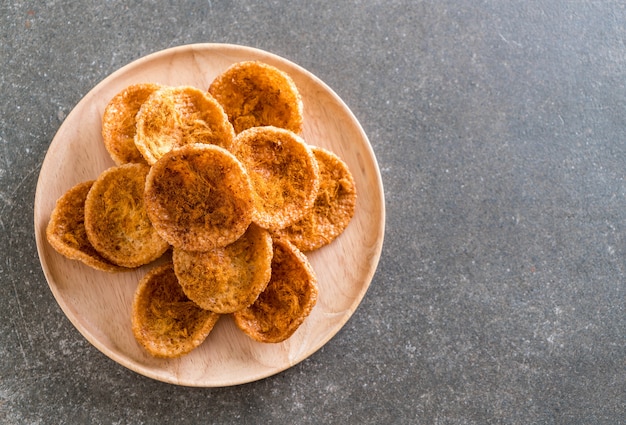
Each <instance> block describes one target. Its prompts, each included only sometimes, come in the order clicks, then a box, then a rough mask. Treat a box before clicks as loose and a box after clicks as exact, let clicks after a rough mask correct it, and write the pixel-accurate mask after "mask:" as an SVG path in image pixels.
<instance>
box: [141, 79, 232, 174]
mask: <svg viewBox="0 0 626 425" xmlns="http://www.w3.org/2000/svg"><path fill="white" fill-rule="evenodd" d="M234 137H235V132H234V130H233V126H232V125H231V124H230V122H229V121H228V116H226V114H225V113H224V110H223V109H222V106H221V105H220V104H219V103H218V102H217V101H216V100H215V99H214V98H213V97H212V96H211V95H210V94H209V93H207V92H205V91H202V90H199V89H197V88H195V87H190V86H179V87H163V88H161V89H160V90H157V91H156V92H154V93H153V94H152V95H151V96H150V97H149V98H148V100H146V101H145V102H144V103H143V105H141V108H140V109H139V112H138V113H137V133H136V134H135V146H136V147H137V149H138V150H139V152H141V154H142V155H143V156H144V158H145V159H146V161H147V162H148V164H150V165H152V164H154V163H155V162H156V161H157V160H158V159H159V158H160V157H162V156H163V155H164V154H165V153H167V152H169V151H170V150H172V149H173V148H177V147H181V146H184V145H187V144H191V143H207V144H214V145H218V146H221V147H223V148H226V149H228V148H230V145H231V144H232V142H233V138H234Z"/></svg>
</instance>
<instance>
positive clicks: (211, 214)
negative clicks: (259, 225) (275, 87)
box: [145, 144, 254, 251]
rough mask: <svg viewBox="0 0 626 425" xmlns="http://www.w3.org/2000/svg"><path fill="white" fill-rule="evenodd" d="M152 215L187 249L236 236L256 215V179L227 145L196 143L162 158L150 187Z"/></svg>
mask: <svg viewBox="0 0 626 425" xmlns="http://www.w3.org/2000/svg"><path fill="white" fill-rule="evenodd" d="M145 202H146V208H147V211H148V215H149V217H150V220H151V221H152V224H153V225H154V227H155V228H156V229H157V231H158V232H159V234H161V235H162V237H163V238H164V239H165V240H167V241H168V242H169V243H170V244H171V245H173V246H175V247H177V248H180V249H184V250H187V251H208V250H211V249H215V248H218V247H221V246H226V245H228V244H230V243H233V242H235V241H236V240H237V239H239V237H240V236H241V235H243V234H244V232H245V231H246V229H247V228H248V225H249V224H250V223H251V221H252V213H253V210H254V203H253V198H252V185H251V183H250V179H249V178H248V173H247V172H246V170H245V169H244V167H243V165H242V164H241V163H240V162H239V161H238V160H237V159H236V158H235V157H234V156H233V155H232V154H231V153H230V152H228V151H227V150H225V149H222V148H220V147H218V146H215V145H203V144H194V145H187V146H183V147H181V148H178V149H174V150H172V151H170V152H168V153H167V154H165V155H164V156H163V157H162V158H161V159H160V160H159V161H157V162H156V163H155V164H154V165H153V166H152V169H151V170H150V173H149V174H148V179H147V181H146V189H145Z"/></svg>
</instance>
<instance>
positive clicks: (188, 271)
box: [172, 224, 273, 314]
mask: <svg viewBox="0 0 626 425" xmlns="http://www.w3.org/2000/svg"><path fill="white" fill-rule="evenodd" d="M272 255H273V250H272V237H271V236H270V234H269V232H268V231H267V230H265V229H262V228H260V227H258V226H255V225H254V224H251V225H250V227H248V230H247V231H246V233H244V235H243V236H242V237H240V238H239V239H237V240H236V241H235V242H233V243H232V244H230V245H228V246H225V247H223V248H216V249H214V250H211V251H206V252H201V251H183V250H181V249H176V248H174V251H173V256H172V258H173V262H174V271H175V272H176V276H177V277H178V281H179V282H180V285H181V286H182V288H183V291H184V292H185V295H187V296H188V297H189V299H190V300H192V301H193V302H195V303H196V304H198V305H199V306H200V307H202V308H204V309H206V310H211V311H213V312H215V313H220V314H225V313H232V312H234V311H238V310H241V309H242V308H245V307H247V306H249V305H250V304H252V303H253V302H254V301H255V300H256V299H257V297H258V296H259V294H260V293H261V292H262V291H263V290H264V289H265V287H266V286H267V283H268V282H269V280H270V274H271V263H272Z"/></svg>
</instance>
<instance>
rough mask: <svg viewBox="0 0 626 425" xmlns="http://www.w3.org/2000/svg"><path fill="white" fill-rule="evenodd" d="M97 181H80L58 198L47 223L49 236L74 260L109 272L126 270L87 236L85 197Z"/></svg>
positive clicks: (53, 244) (52, 241)
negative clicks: (92, 243) (96, 246)
mask: <svg viewBox="0 0 626 425" xmlns="http://www.w3.org/2000/svg"><path fill="white" fill-rule="evenodd" d="M93 182H94V180H89V181H86V182H83V183H79V184H77V185H76V186H74V187H72V188H71V189H70V190H68V191H67V192H65V193H64V194H63V195H62V196H61V197H60V198H59V199H58V200H57V202H56V205H55V207H54V209H53V210H52V214H51V215H50V221H49V222H48V225H47V227H46V238H47V239H48V242H49V243H50V245H51V246H52V247H53V248H54V249H55V250H56V251H57V252H58V253H59V254H61V255H63V256H64V257H66V258H69V259H70V260H78V261H81V262H83V263H84V264H86V265H87V266H89V267H92V268H94V269H96V270H101V271H106V272H118V271H122V270H126V269H125V268H124V267H120V266H118V265H115V264H113V263H111V262H110V261H109V260H107V259H106V258H104V257H103V256H102V255H100V253H99V252H98V251H96V249H95V248H94V247H93V245H91V243H90V242H89V239H88V238H87V231H86V230H85V199H86V198H87V193H89V189H91V186H92V185H93Z"/></svg>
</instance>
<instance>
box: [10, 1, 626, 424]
mask: <svg viewBox="0 0 626 425" xmlns="http://www.w3.org/2000/svg"><path fill="white" fill-rule="evenodd" d="M171 3H174V2H167V1H150V2H136V1H130V2H127V1H106V2H103V1H95V0H91V1H84V2H83V1H81V2H69V1H66V2H64V1H40V2H25V1H12V2H6V1H3V2H2V3H0V229H1V231H2V233H1V236H0V237H1V239H0V243H1V246H2V247H3V250H2V260H1V261H0V273H1V278H2V280H1V285H0V300H1V303H0V423H3V424H23V423H35V424H48V423H92V424H126V423H133V424H153V423H177V424H187V423H188V424H196V423H202V422H205V423H247V424H252V423H303V424H308V423H310V424H317V423H425V424H485V423H494V424H500V423H502V424H517V423H519V424H530V423H538V424H574V423H581V424H582V423H584V424H596V423H597V424H620V423H626V419H625V417H626V413H625V412H626V310H625V305H626V301H625V299H626V295H625V281H626V239H625V238H626V236H625V233H624V232H625V227H626V226H625V223H626V182H625V174H626V172H625V166H626V113H625V100H626V86H625V81H626V78H625V77H626V71H625V70H626V46H625V42H626V29H625V24H626V10H625V8H624V5H623V4H622V2H617V1H594V0H589V1H582V0H570V1H563V0H557V1H544V2H540V1H521V0H520V1H495V0H493V1H472V2H470V1H413V0H404V1H365V0H363V1H354V2H338V3H339V4H335V2H322V1H294V2H279V1H268V2H255V1H248V0H239V1H224V2H220V1H217V0H214V1H204V2H200V1H187V2H180V4H177V5H175V6H173V5H171ZM197 42H226V43H234V44H242V45H247V46H252V47H258V48H261V49H265V50H268V51H270V52H272V53H275V54H278V55H281V56H283V57H285V58H287V59H289V60H291V61H293V62H296V63H297V64H299V65H301V66H303V67H305V68H307V69H308V70H310V71H311V72H313V73H314V74H316V75H317V76H318V77H320V78H321V79H322V80H324V81H325V82H326V83H327V84H328V85H329V86H330V87H332V88H333V89H334V90H335V91H336V92H337V93H338V94H339V95H340V96H341V97H342V98H343V99H344V100H345V102H346V103H347V104H348V105H349V106H350V108H351V109H352V110H353V112H354V113H355V115H356V116H357V118H358V119H359V120H360V122H361V124H362V125H363V127H364V129H365V131H366V133H367V134H368V136H369V138H370V141H371V143H372V146H373V148H374V151H375V153H376V155H377V158H378V161H379V165H380V168H381V172H382V176H383V181H384V185H385V195H386V207H387V227H386V236H385V245H384V249H383V254H382V258H381V261H380V264H379V267H378V271H377V273H376V275H375V277H374V280H373V282H372V285H371V287H370V290H369V291H368V293H367V295H366V297H365V299H364V300H363V302H362V304H361V305H360V307H359V308H358V309H357V311H356V313H355V315H354V316H353V317H352V319H351V320H350V321H349V322H348V323H347V325H346V326H345V327H344V328H343V329H342V330H341V331H340V332H339V333H338V334H337V336H336V337H335V338H334V339H332V340H331V341H330V342H329V343H328V344H327V345H326V346H325V347H323V349H321V350H320V351H318V352H317V353H315V354H314V355H313V356H311V357H310V358H309V359H307V360H305V361H304V362H302V363H300V364H298V365H296V366H295V367H293V368H291V369H289V370H287V371H285V372H283V373H281V374H279V375H276V376H274V377H270V378H268V379H265V380H262V381H259V382H255V383H251V384H246V385H241V386H236V387H229V388H221V389H199V388H185V387H176V386H173V385H168V384H164V383H160V382H156V381H153V380H151V379H148V378H145V377H143V376H140V375H137V374H135V373H134V372H131V371H129V370H127V369H125V368H123V367H121V366H119V365H118V364H117V363H115V362H113V361H111V360H109V359H108V358H107V357H106V356H104V355H103V354H101V353H100V352H99V351H97V350H96V349H95V348H93V347H92V346H91V345H90V344H89V343H88V342H87V341H86V340H85V339H84V338H83V337H82V336H81V335H80V334H79V333H78V331H76V329H75V328H74V327H73V326H72V325H71V324H70V322H69V321H68V320H67V319H66V318H65V316H64V315H63V313H62V311H61V310H60V308H59V307H58V305H57V304H56V302H55V300H54V298H53V297H52V294H51V292H50V290H49V289H48V287H47V284H46V281H45V279H44V276H43V273H42V271H41V268H40V265H39V260H38V257H37V252H36V246H35V240H34V229H33V218H32V217H33V201H34V195H35V188H36V183H37V178H38V174H39V168H40V166H41V163H42V161H43V159H44V156H45V154H46V150H47V148H48V146H49V143H50V141H51V140H52V138H53V137H54V134H55V132H56V131H57V129H58V128H59V126H60V124H61V123H62V121H63V119H64V118H65V117H66V116H67V114H68V113H69V112H70V111H71V110H72V108H73V107H74V106H75V105H76V103H77V102H78V101H79V100H80V99H81V98H82V96H84V95H85V94H86V93H87V92H88V91H89V90H90V89H91V88H92V87H93V86H94V85H96V84H97V83H98V82H99V81H101V80H102V79H103V78H105V77H106V76H107V75H109V74H110V73H112V72H113V71H115V70H116V69H118V68H119V67H121V66H123V65H125V64H127V63H129V62H131V61H133V60H135V59H137V58H139V57H141V56H143V55H146V54H148V53H152V52H155V51H158V50H161V49H164V48H168V47H172V46H177V45H181V44H187V43H197Z"/></svg>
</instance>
